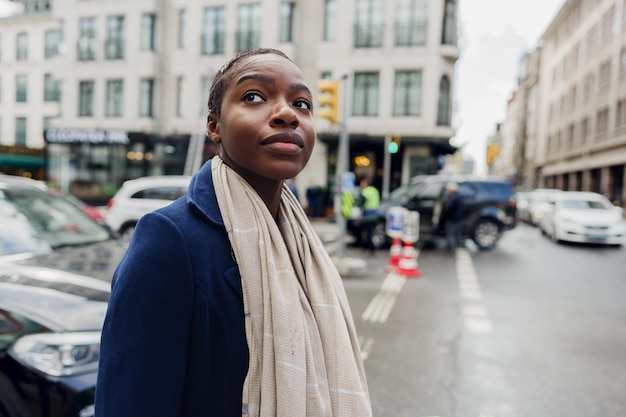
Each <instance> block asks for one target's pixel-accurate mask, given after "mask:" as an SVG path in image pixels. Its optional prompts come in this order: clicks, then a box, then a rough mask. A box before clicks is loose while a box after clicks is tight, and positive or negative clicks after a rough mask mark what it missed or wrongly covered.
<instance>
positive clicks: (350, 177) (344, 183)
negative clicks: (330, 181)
mask: <svg viewBox="0 0 626 417" xmlns="http://www.w3.org/2000/svg"><path fill="white" fill-rule="evenodd" d="M354 181H355V177H354V172H344V173H343V174H341V192H344V193H345V192H350V191H353V190H354Z"/></svg>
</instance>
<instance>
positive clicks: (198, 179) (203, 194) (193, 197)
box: [187, 160, 224, 226]
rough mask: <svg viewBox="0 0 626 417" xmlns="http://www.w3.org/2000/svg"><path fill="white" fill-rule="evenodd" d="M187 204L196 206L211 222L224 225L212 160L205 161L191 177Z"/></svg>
mask: <svg viewBox="0 0 626 417" xmlns="http://www.w3.org/2000/svg"><path fill="white" fill-rule="evenodd" d="M187 204H190V205H192V206H195V207H196V208H197V209H198V211H199V212H200V213H201V214H202V215H204V216H205V217H206V218H207V219H208V220H209V221H210V222H212V223H215V224H217V225H220V226H224V220H222V214H221V212H220V207H219V205H218V203H217V196H216V195H215V187H214V186H213V174H212V172H211V160H208V161H207V162H205V164H204V165H203V166H202V168H200V170H199V171H198V172H197V173H196V174H195V175H194V176H193V178H192V179H191V182H190V183H189V189H188V191H187Z"/></svg>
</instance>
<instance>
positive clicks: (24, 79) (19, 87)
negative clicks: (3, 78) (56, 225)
mask: <svg viewBox="0 0 626 417" xmlns="http://www.w3.org/2000/svg"><path fill="white" fill-rule="evenodd" d="M27 100H28V76H27V75H26V74H18V75H16V76H15V102H16V103H25V102H26V101H27Z"/></svg>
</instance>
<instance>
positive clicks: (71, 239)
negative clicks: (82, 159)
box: [0, 175, 126, 417]
mask: <svg viewBox="0 0 626 417" xmlns="http://www.w3.org/2000/svg"><path fill="white" fill-rule="evenodd" d="M125 250H126V247H125V245H124V244H123V243H122V242H121V241H119V240H117V239H115V238H113V237H112V236H111V234H110V233H109V231H108V230H107V229H106V228H104V227H102V225H100V224H98V223H97V222H95V221H94V220H93V219H91V218H90V217H88V216H87V215H86V214H85V213H84V212H82V211H81V210H80V208H78V207H76V206H75V205H74V204H72V203H70V202H68V201H67V200H66V199H64V198H62V197H61V196H59V195H56V194H54V193H52V192H50V191H49V190H47V188H46V187H45V185H43V184H41V183H38V182H36V181H33V180H27V179H23V178H20V177H12V176H6V175H0V417H30V416H38V417H89V416H93V402H94V390H95V383H96V376H97V365H98V357H99V346H100V333H101V329H102V324H103V321H104V314H105V311H106V307H107V302H108V299H109V295H110V285H111V284H110V280H111V277H112V275H113V270H114V269H115V267H116V266H117V264H118V262H119V260H120V259H121V257H122V256H123V254H124V252H125Z"/></svg>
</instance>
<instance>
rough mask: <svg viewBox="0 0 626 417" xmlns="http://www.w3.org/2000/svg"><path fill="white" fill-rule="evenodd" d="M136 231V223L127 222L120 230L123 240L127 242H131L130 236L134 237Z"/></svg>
mask: <svg viewBox="0 0 626 417" xmlns="http://www.w3.org/2000/svg"><path fill="white" fill-rule="evenodd" d="M134 232H135V224H127V225H124V227H122V230H121V231H120V236H121V237H122V240H123V241H125V242H130V238H131V237H133V233H134Z"/></svg>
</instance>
